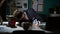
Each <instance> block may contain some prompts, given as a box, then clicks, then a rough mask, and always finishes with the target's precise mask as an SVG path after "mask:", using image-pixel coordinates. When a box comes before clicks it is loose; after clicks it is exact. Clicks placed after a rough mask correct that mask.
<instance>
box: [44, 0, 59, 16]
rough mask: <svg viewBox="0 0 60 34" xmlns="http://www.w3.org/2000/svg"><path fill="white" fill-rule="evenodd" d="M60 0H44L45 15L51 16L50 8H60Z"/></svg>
mask: <svg viewBox="0 0 60 34" xmlns="http://www.w3.org/2000/svg"><path fill="white" fill-rule="evenodd" d="M59 3H60V0H44V14H45V15H48V14H49V8H53V7H55V6H60V4H59Z"/></svg>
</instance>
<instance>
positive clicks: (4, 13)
mask: <svg viewBox="0 0 60 34" xmlns="http://www.w3.org/2000/svg"><path fill="white" fill-rule="evenodd" d="M59 3H60V0H0V29H2V28H3V29H4V28H6V27H8V26H6V25H9V24H10V21H11V20H12V19H13V18H16V17H15V16H16V15H17V14H18V13H19V12H25V11H26V10H29V9H30V8H33V9H34V11H35V12H36V13H34V14H36V15H39V16H40V17H41V18H42V21H41V23H40V26H39V27H40V28H41V29H43V30H47V31H52V32H54V33H55V32H56V33H59V31H60V28H59V27H60V24H59V22H60V4H59ZM29 13H30V12H28V14H26V15H27V16H28V15H29V16H28V18H29V17H32V16H33V11H32V12H31V14H29ZM30 15H32V16H30ZM36 15H35V16H36ZM36 17H37V16H36ZM14 20H15V19H14ZM15 22H16V23H15V25H17V28H18V29H19V30H21V29H20V28H19V26H18V25H19V19H18V18H16V21H15ZM23 22H24V21H23ZM9 26H10V25H9ZM6 29H7V28H6ZM11 29H12V28H11ZM8 30H9V28H8ZM16 30H17V29H16ZM1 31H2V30H1ZM2 32H3V31H2ZM10 32H12V31H10Z"/></svg>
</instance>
